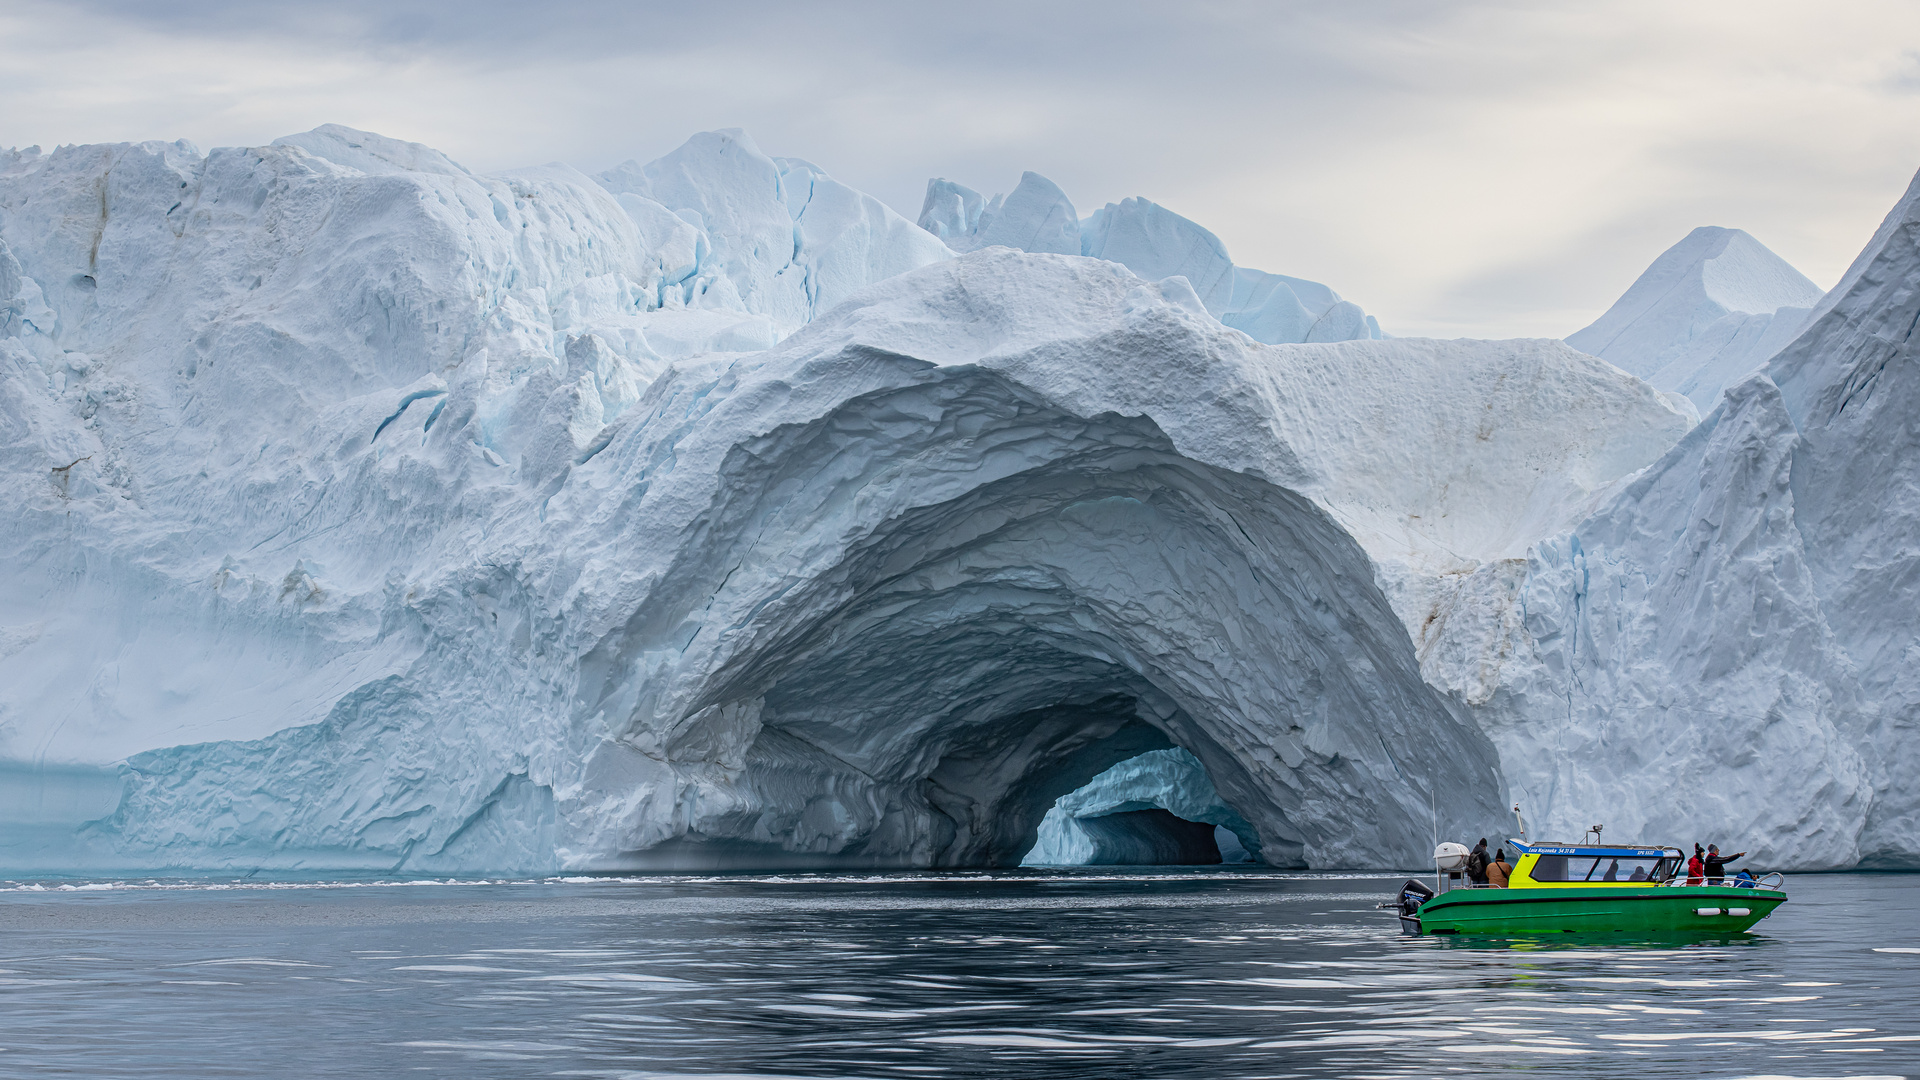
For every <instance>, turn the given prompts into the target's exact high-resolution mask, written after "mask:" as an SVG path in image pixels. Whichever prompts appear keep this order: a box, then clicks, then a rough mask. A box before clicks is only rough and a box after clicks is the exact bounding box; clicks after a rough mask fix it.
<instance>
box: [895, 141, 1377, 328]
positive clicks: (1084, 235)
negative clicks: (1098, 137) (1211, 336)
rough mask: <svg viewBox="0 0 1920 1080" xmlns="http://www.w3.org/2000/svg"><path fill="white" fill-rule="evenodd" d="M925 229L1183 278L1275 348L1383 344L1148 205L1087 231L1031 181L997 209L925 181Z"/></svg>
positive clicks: (1357, 315) (1217, 314) (1102, 212)
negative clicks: (1296, 344) (1291, 344)
mask: <svg viewBox="0 0 1920 1080" xmlns="http://www.w3.org/2000/svg"><path fill="white" fill-rule="evenodd" d="M919 223H920V227H921V228H922V229H925V230H926V231H928V232H930V233H932V234H933V235H935V236H937V237H939V238H940V239H941V240H942V241H943V242H944V243H946V244H947V246H948V247H950V248H952V249H953V250H954V251H959V252H967V251H978V250H980V249H981V248H984V247H991V246H995V245H999V246H1004V247H1011V248H1018V249H1019V250H1021V251H1031V252H1055V253H1059V254H1065V255H1087V256H1091V257H1093V258H1096V259H1106V260H1108V261H1110V262H1117V263H1119V264H1120V265H1122V266H1125V267H1126V268H1127V269H1129V270H1132V271H1133V272H1134V273H1136V274H1139V275H1140V276H1141V277H1143V278H1146V279H1147V280H1149V281H1159V280H1163V279H1166V278H1171V277H1183V278H1186V279H1187V282H1188V284H1189V285H1191V286H1192V287H1193V290H1194V294H1195V296H1196V297H1198V299H1199V302H1200V304H1201V306H1203V307H1204V308H1205V309H1206V311H1207V312H1208V313H1209V314H1210V315H1212V316H1213V317H1214V318H1217V319H1219V320H1220V321H1221V322H1222V323H1223V324H1225V325H1227V326H1231V327H1233V328H1234V329H1236V330H1239V331H1241V332H1242V333H1244V334H1246V335H1247V336H1249V337H1251V338H1253V339H1254V340H1255V341H1262V342H1265V343H1267V344H1269V345H1278V344H1282V343H1286V342H1309V341H1351V340H1354V339H1358V338H1375V339H1377V338H1379V337H1381V336H1382V335H1381V333H1380V324H1379V322H1378V321H1377V320H1375V319H1374V318H1373V316H1371V315H1368V314H1367V313H1366V312H1364V311H1362V310H1361V309H1360V307H1359V305H1357V304H1354V303H1353V302H1351V301H1348V300H1342V299H1341V298H1340V295H1339V294H1338V293H1336V292H1334V291H1333V290H1332V289H1329V288H1327V287H1326V286H1325V285H1322V284H1320V283H1318V282H1313V281H1306V280H1303V279H1301V278H1294V277H1287V276H1285V275H1283V274H1269V273H1265V272H1264V271H1260V270H1250V269H1247V268H1245V267H1237V266H1235V265H1233V260H1232V259H1230V258H1228V257H1227V249H1226V245H1224V244H1222V243H1221V242H1220V238H1219V237H1217V236H1215V235H1214V234H1213V233H1211V232H1208V231H1207V230H1206V229H1205V228H1203V227H1201V226H1200V225H1199V224H1197V223H1195V222H1193V221H1189V220H1188V219H1186V218H1184V217H1181V216H1180V215H1179V214H1176V213H1174V212H1173V211H1171V210H1168V209H1166V208H1165V207H1163V206H1160V205H1159V204H1157V203H1153V202H1150V201H1148V200H1146V199H1137V198H1136V199H1127V200H1125V201H1123V202H1119V203H1110V204H1108V205H1107V206H1104V207H1102V208H1100V209H1099V210H1096V211H1094V212H1093V214H1092V215H1091V216H1089V217H1088V218H1087V219H1086V220H1084V221H1079V220H1076V219H1075V217H1074V209H1073V203H1072V202H1071V201H1069V200H1068V198H1067V196H1066V193H1065V192H1063V191H1061V190H1060V188H1059V186H1058V185H1056V184H1054V183H1053V181H1051V180H1048V179H1047V178H1046V177H1044V176H1041V175H1040V174H1039V173H1034V172H1029V173H1024V174H1022V175H1021V177H1020V183H1019V185H1018V186H1016V187H1015V188H1014V189H1013V191H1012V193H1011V194H1008V195H1004V196H1003V195H995V196H994V197H993V198H992V199H991V200H989V199H986V198H985V197H983V196H982V195H981V194H980V193H979V192H977V191H974V190H973V189H971V188H968V187H966V186H964V185H962V184H957V183H955V182H953V181H952V180H948V179H945V178H942V177H936V178H934V179H932V180H929V181H927V197H926V201H925V203H923V204H922V206H921V208H920V218H919Z"/></svg>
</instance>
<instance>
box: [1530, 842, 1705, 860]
mask: <svg viewBox="0 0 1920 1080" xmlns="http://www.w3.org/2000/svg"><path fill="white" fill-rule="evenodd" d="M1507 843H1509V844H1512V845H1513V846H1514V849H1515V850H1517V851H1519V852H1520V854H1522V855H1585V856H1588V857H1590V858H1600V859H1606V858H1612V859H1626V858H1641V859H1658V858H1661V857H1662V856H1667V855H1679V854H1681V851H1680V849H1679V848H1671V847H1641V846H1634V845H1628V844H1556V843H1554V842H1553V841H1550V840H1542V841H1540V842H1539V843H1537V844H1530V843H1528V842H1526V841H1525V840H1508V841H1507Z"/></svg>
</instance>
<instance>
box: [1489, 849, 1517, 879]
mask: <svg viewBox="0 0 1920 1080" xmlns="http://www.w3.org/2000/svg"><path fill="white" fill-rule="evenodd" d="M1512 876H1513V867H1511V866H1509V865H1507V849H1506V848H1501V849H1500V850H1499V851H1497V852H1495V853H1494V856H1493V861H1492V862H1490V863H1488V864H1487V884H1489V885H1491V886H1493V887H1494V888H1496V889H1504V888H1506V887H1507V880H1508V879H1509V878H1511V877H1512Z"/></svg>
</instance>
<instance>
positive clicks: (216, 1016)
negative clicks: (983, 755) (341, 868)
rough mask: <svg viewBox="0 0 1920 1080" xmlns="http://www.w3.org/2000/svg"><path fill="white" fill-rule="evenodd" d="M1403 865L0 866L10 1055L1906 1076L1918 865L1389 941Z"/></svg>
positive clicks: (886, 1073) (47, 1059)
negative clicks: (1679, 930) (768, 869)
mask: <svg viewBox="0 0 1920 1080" xmlns="http://www.w3.org/2000/svg"><path fill="white" fill-rule="evenodd" d="M1398 880H1399V879H1398V878H1353V877H1347V878H1340V877H1331V876H1303V875H1288V874H1280V873H1275V872H1266V871H1247V872H1240V873H1235V872H1231V871H1221V870H1218V869H1209V870H1205V871H1193V872H1183V871H1170V872H1141V873H1137V874H1128V873H1113V872H1097V871H1086V872H1078V873H1051V874H1050V873H1030V872H1019V873H1003V874H993V875H987V874H979V875H971V874H969V875H954V874H949V875H886V876H875V877H852V876H845V875H839V876H818V877H812V876H776V877H755V878H748V877H734V878H648V879H626V880H595V881H550V882H523V883H505V882H501V883H491V884H413V885H399V884H388V885H356V886H347V887H341V886H322V885H319V884H318V883H308V884H306V885H299V886H284V887H259V886H244V887H228V888H218V889H210V888H208V887H206V886H205V885H204V884H203V885H197V886H192V887H159V888H135V887H128V886H126V885H124V884H123V885H119V886H116V887H113V888H91V889H79V890H74V889H72V888H71V887H69V888H68V889H65V890H62V889H58V888H54V889H50V890H49V891H27V890H22V889H19V888H7V887H5V886H4V885H3V884H0V889H4V891H0V1075H4V1076H8V1077H13V1076H34V1077H40V1076H61V1075H67V1076H85V1077H123V1076H126V1077H131V1076H139V1077H148V1076H177V1077H226V1076H246V1077H255V1076H275V1077H279V1076H289V1077H292V1076H298V1077H382V1076H428V1077H437V1076H449V1077H544V1076H570V1077H634V1078H641V1077H707V1078H718V1077H775V1076H803V1077H895V1078H898V1077H941V1076H958V1077H1046V1078H1050V1080H1058V1078H1066V1077H1176V1076H1177V1077H1296V1076H1297V1077H1326V1076H1338V1077H1427V1076H1435V1075H1448V1074H1454V1075H1464V1076H1505V1075H1527V1076H1543V1077H1558V1076H1575V1077H1599V1076H1615V1075H1619V1076H1632V1077H1635V1078H1639V1077H1665V1076H1674V1077H1683V1076H1684V1077H1747V1076H1760V1075H1767V1076H1790V1077H1841V1076H1855V1077H1857V1076H1906V1077H1920V876H1908V875H1871V874H1857V875H1809V876H1801V877H1792V878H1789V879H1788V891H1789V894H1790V895H1791V897H1792V900H1791V901H1790V902H1789V903H1788V904H1787V905H1786V906H1785V907H1783V908H1782V909H1781V910H1780V911H1779V912H1778V913H1777V914H1776V915H1774V916H1773V917H1772V918H1770V919H1768V920H1767V921H1765V922H1763V923H1761V924H1760V925H1759V927H1758V928H1757V932H1756V933H1755V934H1753V935H1750V936H1746V937H1743V938H1740V939H1738V940H1727V941H1700V942H1667V943H1654V944H1623V943H1620V942H1614V941H1599V940H1591V939H1589V940H1575V939H1574V938H1573V937H1572V936H1571V935H1559V936H1558V937H1557V938H1554V937H1549V938H1542V939H1537V940H1513V941H1486V942H1479V943H1472V942H1468V941H1464V940H1456V939H1434V938H1424V939H1403V938H1402V937H1400V935H1399V933H1398V931H1397V927H1396V924H1395V922H1394V920H1393V918H1392V917H1391V913H1389V912H1384V911H1378V910H1375V908H1374V907H1373V905H1374V904H1375V903H1377V902H1378V901H1380V900H1382V899H1384V898H1385V897H1386V895H1387V894H1388V893H1389V892H1390V891H1391V890H1392V888H1393V886H1394V885H1395V884H1397V882H1398Z"/></svg>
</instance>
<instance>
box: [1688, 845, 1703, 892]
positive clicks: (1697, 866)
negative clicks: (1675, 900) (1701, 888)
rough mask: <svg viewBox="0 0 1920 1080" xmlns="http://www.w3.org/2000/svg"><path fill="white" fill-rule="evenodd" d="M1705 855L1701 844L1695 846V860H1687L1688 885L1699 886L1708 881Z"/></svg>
mask: <svg viewBox="0 0 1920 1080" xmlns="http://www.w3.org/2000/svg"><path fill="white" fill-rule="evenodd" d="M1705 855H1706V852H1705V851H1703V850H1701V848H1700V845H1699V844H1695V845H1693V858H1691V859H1688V860H1687V884H1689V885H1698V884H1700V883H1702V882H1704V881H1706V880H1707V861H1706V859H1705V858H1704V856H1705Z"/></svg>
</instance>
